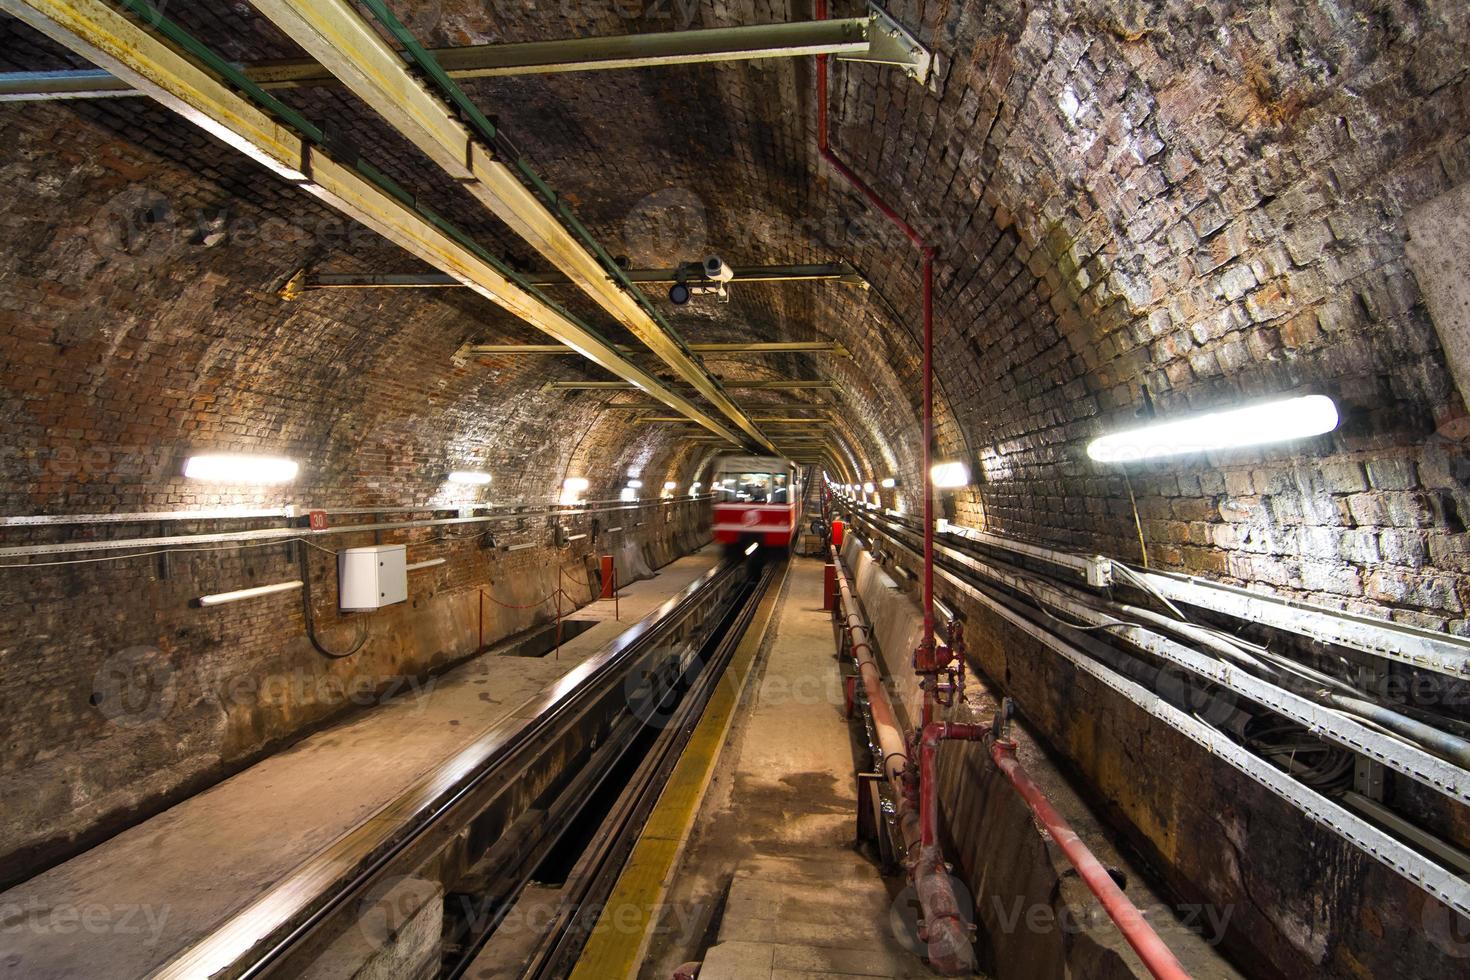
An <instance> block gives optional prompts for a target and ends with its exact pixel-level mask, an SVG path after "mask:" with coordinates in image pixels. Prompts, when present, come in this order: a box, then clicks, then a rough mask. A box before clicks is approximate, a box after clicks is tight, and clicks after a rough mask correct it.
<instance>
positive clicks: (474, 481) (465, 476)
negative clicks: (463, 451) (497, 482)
mask: <svg viewBox="0 0 1470 980" xmlns="http://www.w3.org/2000/svg"><path fill="white" fill-rule="evenodd" d="M449 482H450V483H466V484H470V485H472V486H484V485H485V484H487V483H489V482H490V474H489V473H482V472H480V471H479V470H455V471H454V472H453V473H450V474H449Z"/></svg>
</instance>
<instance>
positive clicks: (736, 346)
mask: <svg viewBox="0 0 1470 980" xmlns="http://www.w3.org/2000/svg"><path fill="white" fill-rule="evenodd" d="M686 346H687V347H688V348H689V350H690V351H692V352H693V353H695V354H836V355H837V356H838V357H851V356H852V352H851V351H849V350H848V349H847V348H846V347H844V346H842V345H841V344H838V343H833V342H828V341H820V340H811V341H808V340H778V341H771V342H765V341H749V342H736V343H709V344H688V345H686ZM618 350H619V351H620V352H621V353H624V354H637V353H642V352H643V351H642V349H641V348H638V347H630V346H627V345H621V346H619V347H618ZM459 353H460V354H461V355H464V356H472V355H475V354H575V353H576V351H574V350H572V349H571V348H570V347H566V346H564V345H562V344H465V345H464V346H463V347H461V348H460V349H459Z"/></svg>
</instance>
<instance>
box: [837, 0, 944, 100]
mask: <svg viewBox="0 0 1470 980" xmlns="http://www.w3.org/2000/svg"><path fill="white" fill-rule="evenodd" d="M868 15H869V17H868V31H867V34H868V50H867V51H863V52H857V53H853V54H839V55H834V57H835V58H836V59H837V60H838V61H862V62H866V63H867V64H870V65H891V66H892V67H894V68H902V69H903V73H904V74H905V75H907V76H908V77H909V78H912V79H913V80H914V81H916V82H918V83H919V84H920V85H928V84H929V74H930V72H931V71H932V70H933V68H934V56H933V55H932V54H930V53H929V49H928V48H926V47H924V46H923V45H922V44H920V43H919V41H918V39H917V38H916V37H914V36H913V35H912V34H910V33H909V32H908V31H907V30H905V29H904V27H903V25H902V24H900V23H899V22H898V21H896V20H894V19H893V18H892V17H890V16H888V12H887V11H886V10H884V9H883V8H882V7H880V6H878V5H877V4H876V3H871V4H868Z"/></svg>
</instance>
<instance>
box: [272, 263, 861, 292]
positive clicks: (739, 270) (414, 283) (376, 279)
mask: <svg viewBox="0 0 1470 980" xmlns="http://www.w3.org/2000/svg"><path fill="white" fill-rule="evenodd" d="M732 271H734V273H735V278H734V279H733V280H732V281H733V282H836V283H841V284H842V285H845V286H857V287H859V288H861V289H867V288H868V281H867V280H866V279H864V278H863V277H862V275H861V274H859V273H858V271H857V270H856V269H854V268H853V267H852V266H850V265H848V264H847V263H846V262H830V263H825V264H821V265H737V266H734V267H733V268H732ZM625 275H626V276H627V277H628V278H629V279H630V280H632V281H633V282H636V283H647V284H655V285H658V284H664V285H667V284H669V283H673V282H677V281H678V275H679V270H678V269H677V268H667V269H628V270H627V271H626V273H625ZM524 278H525V280H526V281H527V282H529V283H530V284H531V285H533V286H569V285H571V283H572V280H571V278H570V277H568V276H566V275H564V274H562V273H559V272H532V273H527V274H526V275H525V276H524ZM686 281H693V280H686ZM462 285H463V283H461V282H459V281H458V280H456V279H455V278H454V277H453V276H446V275H443V274H436V273H420V274H415V273H400V272H389V273H377V274H372V273H352V272H309V271H307V270H305V269H301V270H299V271H297V272H296V273H295V274H294V275H292V276H291V278H290V279H288V280H286V284H285V285H284V286H282V287H281V288H280V290H279V295H280V297H281V298H282V299H291V300H294V299H300V298H301V296H302V295H303V294H304V293H307V292H311V291H314V290H319V289H457V288H460V287H461V286H462Z"/></svg>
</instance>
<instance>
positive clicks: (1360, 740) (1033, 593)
mask: <svg viewBox="0 0 1470 980" xmlns="http://www.w3.org/2000/svg"><path fill="white" fill-rule="evenodd" d="M859 522H860V523H865V524H867V525H868V526H873V525H877V524H881V523H888V522H886V521H879V520H876V519H874V518H873V517H872V516H871V515H861V516H860V517H859ZM891 526H892V524H891V523H890V527H891ZM902 533H903V534H912V533H913V532H912V531H909V530H908V529H907V528H904V529H903V530H902ZM890 539H891V540H892V539H893V538H892V537H891V538H890ZM935 552H936V554H938V555H943V556H944V558H945V559H946V560H948V561H950V562H952V563H954V564H955V565H958V566H960V567H962V568H964V569H966V570H968V571H971V572H974V573H976V574H978V575H981V576H983V577H984V578H987V579H989V580H990V581H992V582H998V583H1000V584H1001V585H1004V586H1005V587H1007V588H1009V589H1012V590H1014V591H1015V592H1018V593H1020V594H1021V595H1023V596H1027V597H1029V598H1030V599H1031V600H1032V601H1033V602H1036V603H1037V604H1039V605H1043V606H1044V605H1048V604H1049V605H1052V606H1053V608H1054V609H1058V610H1066V612H1067V613H1069V614H1071V615H1074V616H1077V617H1078V618H1080V619H1082V620H1084V621H1085V623H1086V625H1087V626H1089V627H1090V628H1097V627H1100V626H1106V627H1108V628H1109V632H1110V633H1111V634H1112V635H1113V636H1116V637H1118V638H1119V639H1121V640H1123V641H1124V642H1126V643H1128V644H1129V645H1131V646H1133V647H1135V648H1137V649H1139V650H1142V651H1144V652H1145V653H1148V654H1150V655H1152V656H1155V657H1158V658H1159V659H1161V660H1165V661H1168V662H1169V663H1172V664H1174V665H1175V666H1176V667H1182V668H1183V669H1185V670H1187V671H1189V672H1190V673H1191V674H1194V675H1196V676H1197V677H1200V678H1202V679H1204V680H1207V681H1210V682H1211V683H1214V684H1218V685H1220V686H1221V687H1224V688H1226V689H1227V690H1230V691H1232V692H1234V693H1235V694H1238V695H1240V696H1241V697H1244V698H1247V699H1249V700H1251V701H1254V702H1255V703H1257V704H1260V705H1262V706H1264V707H1266V708H1268V709H1270V710H1271V711H1274V712H1276V713H1277V714H1279V715H1281V716H1283V717H1285V718H1289V719H1291V720H1292V721H1294V722H1296V723H1298V724H1300V725H1302V726H1304V727H1305V728H1306V729H1307V730H1308V731H1310V732H1312V733H1313V734H1314V735H1316V736H1317V737H1318V738H1322V739H1325V740H1327V741H1330V742H1333V743H1335V744H1337V745H1339V746H1341V747H1343V748H1345V749H1348V750H1350V751H1352V752H1356V753H1358V754H1359V755H1364V756H1367V757H1368V758H1370V759H1373V760H1374V761H1375V762H1378V763H1380V764H1382V765H1384V766H1387V767H1388V768H1390V769H1392V770H1394V771H1395V772H1398V773H1400V774H1402V775H1404V776H1407V777H1409V778H1410V779H1412V780H1414V781H1415V782H1418V783H1421V784H1423V785H1425V786H1428V787H1430V788H1431V789H1434V790H1437V791H1438V792H1440V793H1443V794H1444V795H1446V796H1449V797H1452V798H1454V799H1456V800H1459V801H1460V802H1461V803H1465V804H1470V771H1467V770H1465V769H1463V768H1461V767H1460V766H1457V765H1455V764H1454V763H1452V762H1449V761H1448V760H1445V759H1441V758H1439V757H1438V756H1436V755H1433V754H1432V753H1430V752H1427V751H1425V750H1424V749H1421V748H1419V747H1418V746H1415V745H1411V744H1409V743H1407V742H1405V741H1403V740H1401V739H1399V738H1396V737H1394V736H1391V735H1385V734H1383V733H1382V732H1380V731H1378V730H1377V729H1375V728H1372V727H1369V726H1368V725H1366V724H1363V723H1362V722H1360V721H1358V720H1357V719H1355V718H1352V717H1350V716H1348V715H1345V714H1343V713H1341V712H1338V711H1334V710H1333V709H1331V708H1328V707H1325V706H1323V705H1321V704H1318V703H1316V702H1315V701H1312V700H1310V699H1308V698H1306V697H1303V696H1302V695H1299V694H1297V693H1295V692H1293V691H1290V690H1288V689H1286V688H1284V687H1280V686H1278V685H1276V684H1272V683H1271V682H1269V681H1265V680H1262V679H1261V678H1259V677H1256V676H1255V675H1253V674H1250V673H1247V672H1246V671H1245V670H1243V669H1241V668H1240V667H1239V666H1237V665H1236V664H1234V663H1228V662H1225V661H1223V660H1220V659H1217V658H1215V657H1212V656H1208V655H1206V654H1202V653H1200V652H1198V651H1196V650H1194V649H1191V648H1190V647H1187V646H1185V645H1184V644H1182V643H1177V642H1175V641H1173V640H1170V639H1168V638H1167V637H1164V636H1161V635H1159V634H1157V633H1155V632H1153V631H1152V630H1148V629H1143V628H1142V627H1139V626H1137V625H1135V624H1132V623H1128V622H1125V621H1122V620H1120V619H1118V618H1116V617H1113V616H1111V615H1109V614H1107V613H1103V612H1101V611H1099V610H1097V609H1095V608H1094V607H1092V606H1090V605H1086V604H1084V603H1082V602H1080V601H1078V598H1077V597H1076V596H1073V595H1071V594H1069V590H1067V589H1064V588H1061V587H1059V586H1055V585H1052V584H1050V583H1048V582H1046V581H1045V580H1043V579H1040V578H1036V577H1034V576H1030V575H1027V574H1026V573H1022V572H1019V571H1016V570H1010V569H1007V568H1003V567H1001V566H1000V565H998V564H993V563H990V562H986V561H982V560H980V559H978V558H975V557H973V556H972V555H969V554H967V553H965V552H962V551H960V550H959V549H956V548H951V547H946V546H943V545H941V546H938V547H936V548H935Z"/></svg>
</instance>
